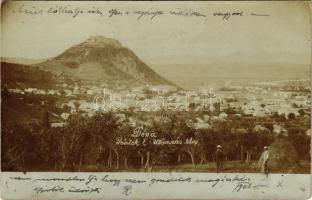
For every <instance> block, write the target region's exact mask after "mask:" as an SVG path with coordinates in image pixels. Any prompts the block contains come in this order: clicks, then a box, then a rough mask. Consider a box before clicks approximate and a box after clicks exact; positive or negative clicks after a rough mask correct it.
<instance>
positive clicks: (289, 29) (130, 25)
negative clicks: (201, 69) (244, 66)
mask: <svg viewBox="0 0 312 200" xmlns="http://www.w3.org/2000/svg"><path fill="white" fill-rule="evenodd" d="M56 6H67V7H68V8H70V9H74V8H77V7H78V8H79V9H83V10H86V9H90V8H98V9H99V10H101V11H105V12H104V13H103V16H102V17H101V16H98V15H87V14H83V15H78V16H76V17H72V16H70V15H66V14H47V13H46V11H47V10H48V9H49V8H56ZM25 8H27V9H29V10H32V11H34V10H43V14H37V15H30V14H23V13H20V11H22V12H24V9H25ZM110 9H117V10H119V11H122V12H125V11H129V12H130V13H133V12H134V11H138V10H144V11H155V10H163V11H164V12H165V13H168V12H169V11H170V10H174V11H181V10H183V11H184V10H185V11H188V12H190V11H196V12H198V13H202V14H205V15H206V17H194V16H192V17H190V16H188V17H185V16H174V15H167V14H165V15H162V16H156V17H155V18H154V19H153V20H151V19H150V18H149V17H147V16H143V17H142V18H141V19H140V20H138V19H137V16H135V15H131V14H130V15H129V16H113V17H111V18H109V17H108V13H107V11H109V10H110ZM215 12H243V16H241V17H238V16H232V17H231V18H230V19H228V20H223V19H222V18H221V17H214V16H213V13H215ZM251 13H254V14H261V15H268V16H253V15H251ZM1 25H2V28H1V32H2V34H1V35H2V36H1V52H2V53H1V54H2V56H4V57H19V58H31V59H42V58H50V57H54V56H57V55H59V54H61V53H62V52H63V51H64V50H66V49H67V48H69V47H71V46H72V45H74V44H78V43H80V42H83V41H84V40H86V39H87V38H89V37H90V36H93V35H103V36H106V37H110V38H114V39H117V40H118V41H120V42H121V43H122V44H123V45H124V46H126V47H128V48H130V49H131V50H133V51H134V52H135V53H136V55H138V57H140V58H141V59H142V60H143V61H146V62H148V63H183V64H187V63H188V64H192V63H197V64H198V63H199V64H201V63H204V64H207V63H214V62H235V63H238V62H239V63H253V64H254V63H276V62H278V63H296V64H309V63H310V60H311V59H310V55H311V47H310V31H311V27H310V8H309V3H308V2H298V1H297V2H55V1H54V2H47V1H46V2H26V1H25V2H23V1H19V2H8V3H6V4H5V5H4V6H3V7H2V24H1Z"/></svg>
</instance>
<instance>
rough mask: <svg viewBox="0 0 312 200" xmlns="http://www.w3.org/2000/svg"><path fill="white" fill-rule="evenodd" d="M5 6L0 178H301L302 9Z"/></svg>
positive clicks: (305, 78)
mask: <svg viewBox="0 0 312 200" xmlns="http://www.w3.org/2000/svg"><path fill="white" fill-rule="evenodd" d="M1 12H2V13H1V15H2V18H1V26H2V30H1V31H2V33H1V171H2V172H23V173H29V172H86V173H90V172H136V173H140V172H145V173H147V172H157V173H179V172H183V173H203V174H205V173H213V174H215V173H216V174H223V173H229V174H230V173H252V174H259V175H261V177H264V178H265V177H269V176H270V175H271V174H307V175H309V174H310V162H311V155H310V144H311V143H310V141H311V80H310V76H311V74H310V67H311V66H310V65H311V25H310V23H311V22H310V17H311V16H310V15H311V11H310V3H309V1H295V2H292V1H288V2H266V1H264V2H248V1H246V2H239V1H238V2H196V3H195V2H192V1H188V2H170V1H168V2H114V1H113V2H87V1H84V2H76V1H67V2H66V1H65V2H58V1H41V2H40V1H38V2H36V1H6V2H4V3H2V8H1ZM11 179H13V178H12V177H11ZM15 179H16V180H17V179H18V178H16V177H15ZM20 180H22V179H21V178H20ZM94 180H95V178H94ZM89 181H92V179H89ZM179 181H181V179H180V180H179ZM233 181H234V180H233ZM154 182H155V181H154ZM156 182H157V181H156ZM163 182H164V181H163ZM54 189H55V188H54ZM126 189H127V188H126ZM55 190H57V189H55ZM35 191H36V192H37V194H38V193H40V192H38V191H41V190H39V189H35ZM125 191H126V193H124V194H127V191H128V190H125ZM125 191H124V192H125ZM41 192H42V193H43V190H42V191H41ZM45 192H46V191H45Z"/></svg>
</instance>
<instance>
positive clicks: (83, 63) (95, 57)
mask: <svg viewBox="0 0 312 200" xmlns="http://www.w3.org/2000/svg"><path fill="white" fill-rule="evenodd" d="M34 66H36V67H38V68H40V69H43V70H49V71H51V72H54V73H56V74H64V75H66V76H71V77H75V78H79V79H81V80H89V81H98V82H105V83H116V84H120V83H124V84H130V85H131V84H136V85H138V84H139V85H140V84H149V85H158V84H162V85H173V84H172V83H171V82H169V81H167V80H166V79H164V78H162V77H161V76H160V75H158V74H157V73H156V72H154V71H153V70H152V69H151V68H149V67H148V66H147V65H146V64H145V63H144V62H143V61H141V60H140V59H139V58H138V57H137V56H136V55H135V53H134V52H133V51H131V50H130V49H129V48H126V47H124V46H122V44H120V42H119V41H117V40H115V39H111V38H106V37H104V36H93V37H90V38H89V39H88V40H86V41H84V42H82V43H80V44H77V45H74V46H72V47H70V48H69V49H67V50H65V51H64V52H63V53H61V54H60V55H58V56H56V57H54V58H52V59H48V60H46V61H44V62H41V63H38V64H35V65H34Z"/></svg>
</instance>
